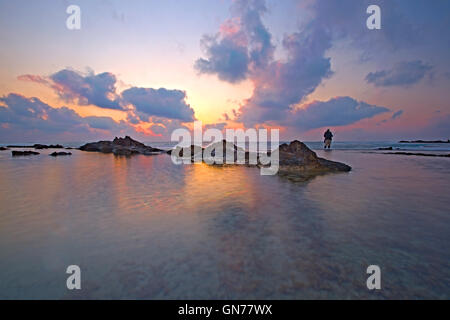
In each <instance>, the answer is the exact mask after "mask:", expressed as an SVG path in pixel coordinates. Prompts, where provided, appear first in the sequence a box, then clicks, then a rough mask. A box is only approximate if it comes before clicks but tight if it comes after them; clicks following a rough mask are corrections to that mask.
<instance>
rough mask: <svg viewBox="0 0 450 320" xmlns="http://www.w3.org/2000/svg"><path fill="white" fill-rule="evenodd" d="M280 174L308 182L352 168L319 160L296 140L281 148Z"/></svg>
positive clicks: (334, 162) (339, 163)
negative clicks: (320, 176)
mask: <svg viewBox="0 0 450 320" xmlns="http://www.w3.org/2000/svg"><path fill="white" fill-rule="evenodd" d="M278 150H279V159H280V160H279V169H278V174H279V175H281V176H286V177H287V178H291V179H294V180H307V179H309V178H312V177H314V176H317V175H321V174H326V173H332V172H348V171H350V170H351V169H352V168H351V167H350V166H348V165H346V164H344V163H341V162H336V161H330V160H327V159H324V158H319V157H318V156H317V154H316V153H315V152H314V151H312V150H311V149H309V148H308V147H307V146H306V145H305V144H304V143H303V142H300V141H298V140H294V141H292V142H291V143H289V144H286V143H285V144H282V145H281V146H280V147H279V149H278Z"/></svg>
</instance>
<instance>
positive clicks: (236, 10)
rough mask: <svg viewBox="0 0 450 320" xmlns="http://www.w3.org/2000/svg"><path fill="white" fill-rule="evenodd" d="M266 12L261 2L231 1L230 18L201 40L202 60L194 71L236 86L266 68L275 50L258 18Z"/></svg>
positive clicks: (196, 63)
mask: <svg viewBox="0 0 450 320" xmlns="http://www.w3.org/2000/svg"><path fill="white" fill-rule="evenodd" d="M266 10H267V9H266V6H265V2H264V1H263V0H250V1H247V0H237V1H235V2H234V3H233V5H232V8H231V11H232V14H233V18H232V19H229V20H227V21H225V23H224V24H222V26H221V28H220V31H219V32H218V33H217V34H215V35H204V36H203V38H202V39H201V41H200V43H201V46H202V47H203V50H204V51H205V54H206V59H204V58H200V59H198V60H197V61H196V62H195V64H194V67H195V69H196V70H197V71H198V72H199V73H206V74H216V75H217V76H218V77H219V79H221V80H223V81H227V82H231V83H236V82H240V81H242V80H245V79H247V77H248V76H249V75H251V74H252V73H253V72H255V71H256V70H257V69H259V68H263V67H265V66H267V65H268V63H269V62H270V61H271V59H272V58H273V53H274V50H275V47H274V46H273V45H272V43H271V34H270V33H269V31H268V30H267V29H266V27H265V26H264V25H263V23H262V19H261V16H262V15H263V14H264V13H265V12H266Z"/></svg>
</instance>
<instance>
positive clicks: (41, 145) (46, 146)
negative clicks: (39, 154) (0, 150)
mask: <svg viewBox="0 0 450 320" xmlns="http://www.w3.org/2000/svg"><path fill="white" fill-rule="evenodd" d="M8 148H34V149H62V148H64V147H63V146H62V145H60V144H51V145H46V144H39V143H36V144H34V145H32V146H17V145H10V146H8Z"/></svg>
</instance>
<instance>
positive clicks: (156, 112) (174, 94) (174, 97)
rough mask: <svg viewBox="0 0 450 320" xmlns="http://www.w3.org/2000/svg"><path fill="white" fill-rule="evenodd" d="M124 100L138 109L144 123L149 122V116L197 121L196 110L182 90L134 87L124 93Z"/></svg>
mask: <svg viewBox="0 0 450 320" xmlns="http://www.w3.org/2000/svg"><path fill="white" fill-rule="evenodd" d="M122 99H123V101H124V102H126V103H129V104H132V105H133V106H134V107H135V108H136V112H137V114H138V115H141V117H140V118H141V120H142V121H147V119H148V117H149V116H158V117H165V118H169V119H178V120H183V121H193V120H194V119H195V117H194V110H193V109H192V108H191V107H190V105H189V104H187V103H186V92H184V91H181V90H168V89H164V88H160V89H151V88H137V87H132V88H130V89H127V90H125V91H123V92H122Z"/></svg>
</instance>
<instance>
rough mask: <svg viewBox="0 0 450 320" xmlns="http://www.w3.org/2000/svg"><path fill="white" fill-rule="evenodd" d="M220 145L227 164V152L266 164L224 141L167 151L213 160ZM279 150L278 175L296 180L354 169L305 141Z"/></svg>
mask: <svg viewBox="0 0 450 320" xmlns="http://www.w3.org/2000/svg"><path fill="white" fill-rule="evenodd" d="M219 148H222V152H223V153H222V155H223V159H222V164H226V161H225V160H226V155H227V154H232V155H233V157H232V158H233V159H234V161H236V160H237V159H238V157H239V158H240V159H244V163H243V164H245V165H248V166H258V167H262V166H263V165H262V164H261V163H260V157H259V155H254V158H256V159H257V164H254V163H250V161H249V159H250V156H251V154H250V153H249V152H246V151H245V150H243V149H241V148H239V147H237V146H236V145H234V144H233V143H231V142H227V141H225V140H223V141H220V142H217V143H215V144H211V145H209V146H207V147H206V148H202V147H200V146H194V145H192V146H191V147H190V148H185V149H182V148H180V147H176V148H175V149H173V150H171V151H169V152H168V153H169V154H173V155H175V156H177V157H181V158H183V159H186V158H187V159H189V158H191V161H192V162H193V161H194V160H195V157H194V155H197V158H198V157H199V158H200V159H202V160H203V161H205V162H208V163H211V162H212V161H208V160H210V159H211V158H212V157H214V156H215V155H216V150H219ZM278 152H279V160H278V164H279V170H278V174H279V175H281V176H286V177H288V178H292V179H294V180H307V179H310V178H312V177H314V176H317V175H321V174H325V173H331V172H348V171H350V170H351V167H350V166H348V165H346V164H344V163H340V162H335V161H330V160H326V159H323V158H319V157H318V156H317V154H316V153H315V152H314V151H312V150H311V149H309V148H308V147H307V146H306V145H305V144H304V143H302V142H300V141H297V140H295V141H292V142H291V143H289V144H286V143H285V144H282V145H280V146H279V148H278ZM211 156H212V157H211ZM222 164H220V165H222ZM215 165H217V163H215Z"/></svg>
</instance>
